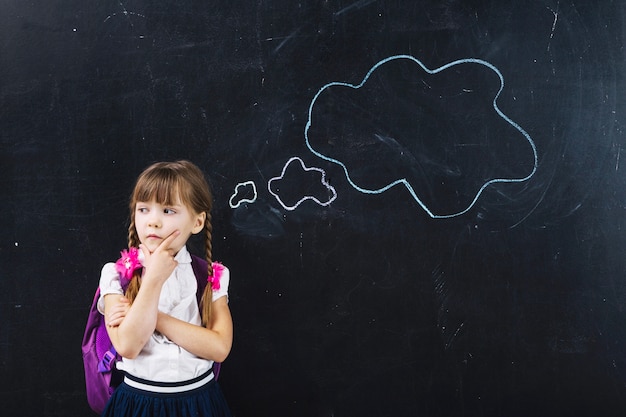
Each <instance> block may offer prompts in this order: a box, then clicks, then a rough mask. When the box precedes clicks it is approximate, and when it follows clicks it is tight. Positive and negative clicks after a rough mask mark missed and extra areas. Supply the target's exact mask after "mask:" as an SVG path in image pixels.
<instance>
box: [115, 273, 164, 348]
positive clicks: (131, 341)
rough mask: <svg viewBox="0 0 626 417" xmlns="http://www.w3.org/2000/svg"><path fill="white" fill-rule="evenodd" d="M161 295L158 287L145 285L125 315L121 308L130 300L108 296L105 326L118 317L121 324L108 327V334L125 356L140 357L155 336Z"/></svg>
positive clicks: (118, 296) (120, 296)
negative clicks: (153, 335) (140, 353)
mask: <svg viewBox="0 0 626 417" xmlns="http://www.w3.org/2000/svg"><path fill="white" fill-rule="evenodd" d="M159 294H160V288H158V287H157V286H155V287H154V288H153V287H152V286H151V285H143V286H142V288H141V291H140V293H139V294H138V295H137V298H136V299H135V301H134V302H133V304H132V305H129V306H128V307H127V308H126V310H125V311H123V312H121V308H120V306H121V305H124V304H126V305H128V301H124V300H125V299H123V296H122V295H118V294H108V295H106V296H105V297H104V317H105V323H107V324H109V322H110V321H111V320H115V319H116V318H117V319H118V320H117V322H118V323H119V324H117V325H107V333H108V334H109V338H110V339H111V343H113V346H114V347H115V350H116V351H117V353H119V354H120V355H121V356H122V357H124V358H128V359H134V358H135V357H137V355H139V352H141V349H143V347H144V346H145V344H146V343H147V342H148V340H149V339H150V337H151V336H152V334H153V333H154V329H155V328H156V322H157V312H158V310H157V305H158V304H157V303H158V297H159ZM116 313H117V316H116V315H115V314H116ZM120 316H122V317H120ZM120 318H121V319H120Z"/></svg>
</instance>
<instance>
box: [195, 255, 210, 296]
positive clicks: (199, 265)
mask: <svg viewBox="0 0 626 417" xmlns="http://www.w3.org/2000/svg"><path fill="white" fill-rule="evenodd" d="M191 268H192V269H193V274H194V275H195V276H196V281H198V291H197V292H196V299H197V300H198V306H200V300H201V299H202V294H203V293H204V288H205V287H206V284H207V278H208V270H209V263H208V262H207V261H206V260H204V259H202V258H201V257H199V256H196V255H191Z"/></svg>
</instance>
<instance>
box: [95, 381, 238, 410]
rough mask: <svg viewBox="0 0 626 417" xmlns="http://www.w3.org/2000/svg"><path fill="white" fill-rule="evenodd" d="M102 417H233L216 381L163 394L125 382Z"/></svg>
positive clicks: (112, 397)
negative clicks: (188, 389) (187, 389)
mask: <svg viewBox="0 0 626 417" xmlns="http://www.w3.org/2000/svg"><path fill="white" fill-rule="evenodd" d="M102 417H231V413H230V409H229V408H228V404H226V399H225V398H224V395H223V394H222V390H221V389H220V386H219V385H218V383H217V381H215V379H213V380H211V381H209V382H208V383H206V384H205V385H203V386H201V387H199V388H196V389H193V390H190V391H184V392H176V393H160V392H152V391H146V390H143V389H139V388H135V387H131V386H130V385H128V384H126V383H125V382H123V383H122V384H121V385H120V386H119V387H117V389H116V390H115V392H114V393H113V395H112V396H111V399H110V400H109V402H108V403H107V405H106V407H105V408H104V411H103V412H102Z"/></svg>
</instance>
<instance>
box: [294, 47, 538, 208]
mask: <svg viewBox="0 0 626 417" xmlns="http://www.w3.org/2000/svg"><path fill="white" fill-rule="evenodd" d="M399 59H408V60H411V61H413V62H415V63H417V64H418V65H419V66H420V67H421V68H422V69H423V70H424V71H426V72H427V73H428V74H431V75H432V74H437V73H439V72H441V71H444V70H446V69H449V68H452V67H454V66H457V65H463V64H478V65H483V66H485V67H487V68H489V69H490V70H492V71H493V72H494V73H496V75H497V76H498V78H499V79H500V88H499V89H498V92H497V93H496V95H495V97H494V98H493V102H492V105H493V109H494V110H495V112H496V113H497V114H498V115H499V116H500V117H501V118H502V119H504V120H505V121H506V122H507V123H509V124H510V125H511V126H513V127H514V128H515V129H516V130H517V131H518V132H519V133H521V134H522V135H523V136H524V138H526V141H528V144H529V145H530V148H531V150H532V153H533V161H534V162H533V168H532V170H531V172H530V173H529V174H528V175H527V176H525V177H523V178H494V179H491V180H489V181H487V182H485V183H484V184H483V185H482V186H481V187H480V189H479V190H478V192H477V193H476V196H475V197H474V199H473V200H472V202H471V203H470V204H469V206H467V207H466V208H465V209H463V210H461V211H459V212H456V213H451V214H443V215H441V214H435V213H433V212H431V211H430V209H429V208H428V207H427V206H426V204H424V202H422V200H421V199H420V198H419V197H418V196H417V194H416V192H415V190H414V189H413V187H412V186H411V184H410V183H409V182H408V180H407V179H406V178H400V179H397V180H395V181H393V182H391V183H389V184H387V185H385V186H384V187H381V188H377V189H368V188H364V187H361V186H359V185H358V184H356V183H355V182H354V180H353V179H352V177H351V176H350V172H349V171H348V167H347V166H346V165H345V164H344V163H343V162H341V161H339V160H337V159H335V158H332V157H330V156H327V155H324V154H322V153H320V152H318V151H316V150H315V149H314V148H313V146H312V145H311V143H310V140H309V129H310V128H311V125H312V116H313V108H314V107H315V102H316V101H317V99H318V98H319V97H320V95H321V94H322V93H323V92H324V91H325V90H326V89H328V88H331V87H335V86H341V87H349V88H352V89H355V90H356V89H359V88H361V87H363V86H364V85H365V83H366V82H367V80H368V79H369V77H370V76H371V75H372V73H374V71H376V70H377V69H378V68H380V67H381V66H382V65H384V64H386V63H388V62H390V61H394V60H399ZM503 89H504V77H503V75H502V73H501V72H500V70H498V69H497V68H496V67H495V66H494V65H492V64H490V63H489V62H486V61H483V60H481V59H475V58H467V59H459V60H457V61H453V62H450V63H448V64H446V65H443V66H441V67H439V68H436V69H434V70H431V69H429V68H427V67H426V66H425V65H424V64H423V63H422V62H421V61H420V60H418V59H417V58H415V57H413V56H410V55H394V56H391V57H389V58H386V59H383V60H381V61H379V62H378V63H377V64H376V65H374V66H373V67H372V68H371V69H370V70H369V71H368V72H367V74H366V75H365V77H364V78H363V80H362V81H361V82H360V83H359V84H357V85H355V84H349V83H345V82H331V83H328V84H326V85H325V86H323V87H322V88H320V90H319V91H318V92H317V94H316V95H315V97H313V100H311V104H310V105H309V115H308V120H307V123H306V127H305V129H304V137H305V142H306V146H307V147H308V148H309V150H310V151H311V152H312V153H313V154H314V155H316V156H317V157H319V158H321V159H323V160H325V161H328V162H332V163H334V164H337V165H339V166H341V167H342V168H343V171H344V173H345V175H346V179H347V180H348V182H349V183H350V185H351V186H352V187H353V188H354V189H355V190H357V191H359V192H361V193H364V194H381V193H384V192H385V191H387V190H389V189H391V188H392V187H395V186H397V185H403V186H404V187H405V188H406V189H407V190H408V192H409V193H410V194H411V196H412V197H413V199H414V200H415V201H416V202H417V203H418V204H419V205H420V207H422V209H423V210H424V211H425V212H426V213H427V214H428V215H429V216H430V217H432V218H434V219H447V218H452V217H457V216H461V215H463V214H465V213H467V212H468V211H469V210H470V209H471V208H472V207H473V206H474V204H476V202H477V201H478V198H479V197H480V195H481V194H482V192H483V191H484V190H485V189H486V188H487V187H488V186H490V185H492V184H496V183H519V182H524V181H527V180H528V179H530V178H531V177H532V176H533V175H534V174H535V172H536V171H537V164H538V158H537V148H536V146H535V143H534V142H533V140H532V139H531V137H530V135H529V134H528V133H527V132H526V131H525V130H524V129H522V127H521V126H519V125H518V124H517V123H515V122H514V121H513V120H511V119H510V118H509V117H508V116H506V115H505V114H504V113H503V112H502V111H501V110H500V108H499V107H498V103H497V101H498V97H500V94H501V93H502V90H503Z"/></svg>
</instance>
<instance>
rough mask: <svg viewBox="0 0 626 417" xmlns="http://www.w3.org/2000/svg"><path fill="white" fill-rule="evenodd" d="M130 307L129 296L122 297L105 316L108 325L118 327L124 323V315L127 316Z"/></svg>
mask: <svg viewBox="0 0 626 417" xmlns="http://www.w3.org/2000/svg"><path fill="white" fill-rule="evenodd" d="M129 308H130V301H128V298H126V297H121V298H120V299H119V300H118V302H117V303H116V304H115V305H113V306H111V308H110V309H108V310H109V311H108V312H107V315H106V316H105V323H106V325H107V326H108V327H117V326H119V325H120V323H122V320H124V317H126V313H128V309H129Z"/></svg>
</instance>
